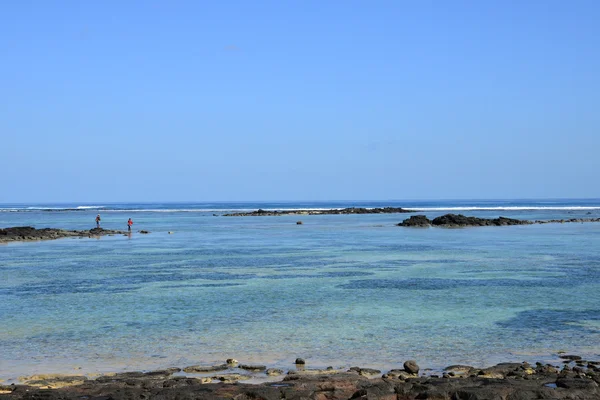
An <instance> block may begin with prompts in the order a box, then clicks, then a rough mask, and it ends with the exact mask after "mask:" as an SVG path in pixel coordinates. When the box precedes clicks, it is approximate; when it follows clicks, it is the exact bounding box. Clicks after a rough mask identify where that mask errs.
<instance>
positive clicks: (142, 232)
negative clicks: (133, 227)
mask: <svg viewBox="0 0 600 400" xmlns="http://www.w3.org/2000/svg"><path fill="white" fill-rule="evenodd" d="M138 232H139V233H141V234H143V235H147V234H148V233H150V231H145V230H141V231H138Z"/></svg>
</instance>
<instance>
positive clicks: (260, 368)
mask: <svg viewBox="0 0 600 400" xmlns="http://www.w3.org/2000/svg"><path fill="white" fill-rule="evenodd" d="M238 368H241V369H245V370H247V371H265V370H266V369H267V367H266V366H265V365H250V364H240V365H239V366H238Z"/></svg>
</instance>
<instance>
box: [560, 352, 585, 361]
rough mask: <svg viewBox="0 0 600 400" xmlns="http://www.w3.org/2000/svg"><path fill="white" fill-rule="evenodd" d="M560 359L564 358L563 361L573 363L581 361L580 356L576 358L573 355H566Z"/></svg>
mask: <svg viewBox="0 0 600 400" xmlns="http://www.w3.org/2000/svg"><path fill="white" fill-rule="evenodd" d="M559 357H560V358H562V359H563V360H571V361H579V360H581V357H580V356H575V355H572V354H565V355H560V356H559Z"/></svg>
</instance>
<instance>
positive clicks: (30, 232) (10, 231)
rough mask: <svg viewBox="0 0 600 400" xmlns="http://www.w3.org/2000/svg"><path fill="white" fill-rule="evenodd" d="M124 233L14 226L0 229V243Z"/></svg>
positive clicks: (101, 230)
mask: <svg viewBox="0 0 600 400" xmlns="http://www.w3.org/2000/svg"><path fill="white" fill-rule="evenodd" d="M124 233H125V232H124V231H114V230H109V229H103V228H93V229H90V230H89V231H68V230H63V229H55V228H43V229H36V228H34V227H32V226H16V227H12V228H5V229H0V243H6V242H22V241H34V240H52V239H61V238H67V237H73V238H74V237H78V238H82V237H98V236H105V235H116V234H124Z"/></svg>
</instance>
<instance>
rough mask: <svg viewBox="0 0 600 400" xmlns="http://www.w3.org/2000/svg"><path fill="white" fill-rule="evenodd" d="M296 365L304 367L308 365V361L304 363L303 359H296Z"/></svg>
mask: <svg viewBox="0 0 600 400" xmlns="http://www.w3.org/2000/svg"><path fill="white" fill-rule="evenodd" d="M296 364H300V365H304V364H306V361H304V359H303V358H296Z"/></svg>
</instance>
